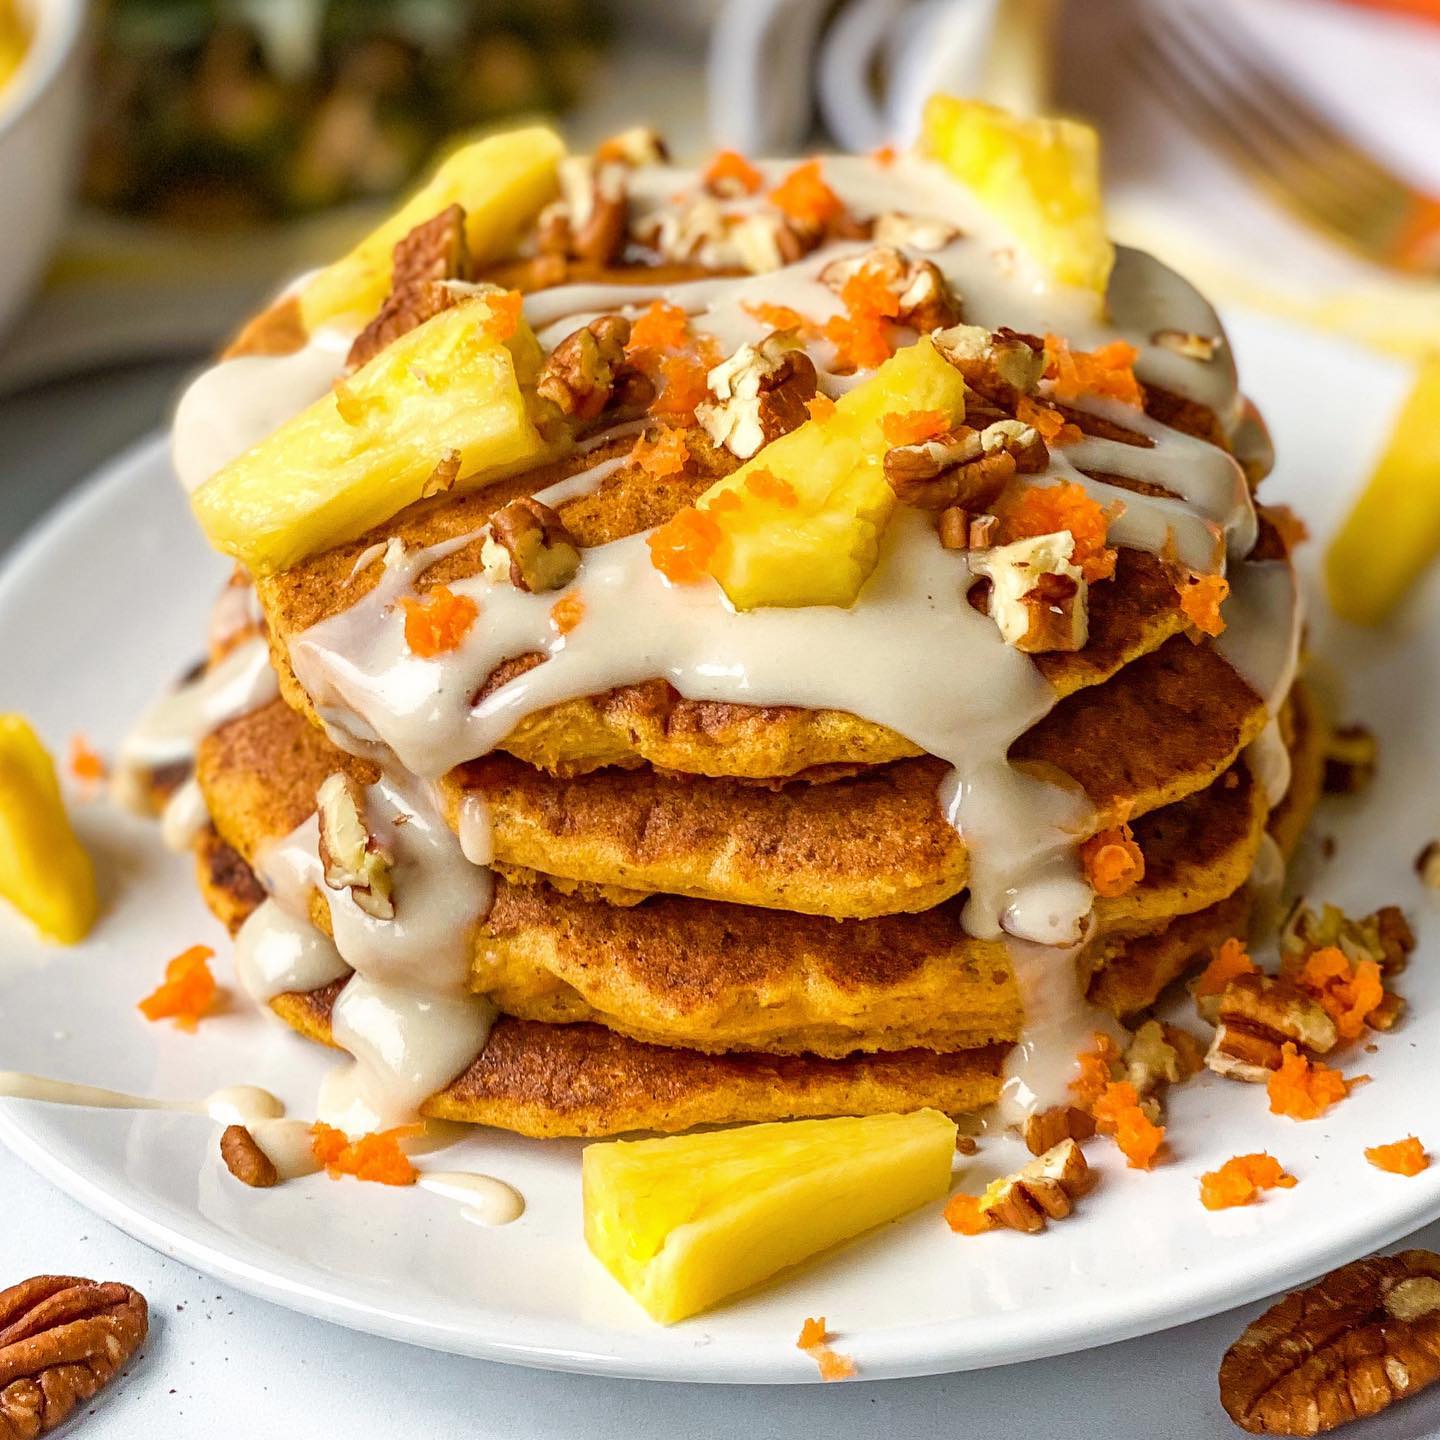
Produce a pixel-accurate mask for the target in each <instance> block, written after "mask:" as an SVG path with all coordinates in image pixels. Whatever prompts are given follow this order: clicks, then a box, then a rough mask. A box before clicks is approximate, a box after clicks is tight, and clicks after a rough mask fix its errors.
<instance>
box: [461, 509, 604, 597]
mask: <svg viewBox="0 0 1440 1440" xmlns="http://www.w3.org/2000/svg"><path fill="white" fill-rule="evenodd" d="M481 555H482V559H483V562H484V565H485V569H486V571H487V573H490V574H492V575H496V574H503V575H505V576H507V577H508V578H509V581H510V583H511V584H512V585H513V586H514V587H515V588H516V589H517V590H527V591H529V592H530V593H531V594H532V595H538V594H540V593H542V592H543V591H546V590H563V589H564V588H565V586H567V585H568V584H569V583H570V582H571V581H572V580H573V579H574V578H575V572H576V571H577V570H579V568H580V549H579V547H578V546H577V545H576V543H575V537H574V536H573V535H571V533H570V532H569V531H568V530H567V529H566V528H565V522H564V521H563V520H562V519H561V518H560V516H559V515H558V514H557V513H556V512H555V511H554V510H552V509H551V508H550V507H549V506H548V505H546V504H544V503H543V502H541V501H539V500H536V499H535V498H534V497H533V496H530V495H522V496H521V497H520V498H519V499H518V500H512V501H511V502H510V503H509V504H508V505H502V506H501V507H500V509H498V510H497V511H496V512H495V513H494V514H493V515H492V516H491V517H490V534H489V535H488V536H487V537H486V540H485V545H484V548H483V550H482V551H481Z"/></svg>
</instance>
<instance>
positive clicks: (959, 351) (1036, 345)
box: [931, 325, 1045, 414]
mask: <svg viewBox="0 0 1440 1440" xmlns="http://www.w3.org/2000/svg"><path fill="white" fill-rule="evenodd" d="M931 338H932V339H933V340H934V342H935V348H936V349H937V350H939V352H940V353H941V354H942V355H943V356H944V357H945V358H946V359H947V360H948V361H949V362H950V363H951V364H952V365H953V366H954V367H955V368H956V369H957V370H958V371H959V372H960V373H961V374H962V375H963V376H964V377H965V383H966V384H967V385H968V386H969V387H970V388H971V389H972V390H974V391H976V392H977V393H978V394H980V395H983V396H984V397H985V398H986V399H987V400H989V401H990V402H991V403H992V404H994V405H997V406H999V407H1000V408H1001V410H1003V411H1008V412H1010V413H1012V414H1013V413H1014V410H1015V406H1016V403H1017V402H1018V401H1019V399H1020V397H1021V396H1022V395H1033V394H1034V393H1035V388H1036V386H1038V385H1039V383H1040V379H1041V377H1042V376H1043V375H1044V373H1045V342H1044V341H1043V340H1041V339H1040V337H1039V336H1038V335H1025V334H1022V333H1021V332H1020V331H1018V330H1011V329H1010V328H1009V327H1008V326H1002V327H1001V328H1000V329H999V330H994V331H991V330H986V329H985V328H984V327H983V326H980V325H954V326H951V327H950V328H949V329H946V330H942V331H941V332H940V333H939V334H938V335H934V336H932V337H931Z"/></svg>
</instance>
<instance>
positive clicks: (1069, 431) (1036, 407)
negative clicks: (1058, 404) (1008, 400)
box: [1015, 395, 1085, 447]
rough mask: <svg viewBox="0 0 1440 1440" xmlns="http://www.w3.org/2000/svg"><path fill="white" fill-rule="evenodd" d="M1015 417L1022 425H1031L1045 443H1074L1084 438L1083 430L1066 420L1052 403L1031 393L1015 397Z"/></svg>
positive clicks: (1060, 444) (1053, 444)
mask: <svg viewBox="0 0 1440 1440" xmlns="http://www.w3.org/2000/svg"><path fill="white" fill-rule="evenodd" d="M1015 418H1016V419H1017V420H1019V421H1020V422H1021V423H1022V424H1024V425H1033V426H1034V427H1035V429H1036V431H1037V432H1038V434H1039V436H1040V438H1041V439H1042V440H1043V441H1044V442H1045V443H1046V444H1047V445H1051V446H1057V447H1058V446H1063V445H1075V444H1078V443H1079V442H1080V441H1081V440H1083V439H1084V438H1085V432H1084V431H1083V430H1082V429H1081V428H1080V427H1079V426H1078V425H1075V424H1073V423H1072V422H1071V421H1069V420H1067V419H1066V418H1065V417H1064V415H1062V414H1061V413H1060V411H1059V410H1057V409H1056V408H1055V407H1054V406H1053V405H1047V404H1045V402H1044V401H1043V400H1036V399H1035V398H1034V396H1032V395H1021V396H1019V397H1018V398H1017V399H1016V401H1015Z"/></svg>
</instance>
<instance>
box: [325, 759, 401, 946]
mask: <svg viewBox="0 0 1440 1440" xmlns="http://www.w3.org/2000/svg"><path fill="white" fill-rule="evenodd" d="M315 801H316V805H317V807H318V810H319V821H320V864H321V866H322V868H323V872H324V879H325V884H326V885H327V886H328V887H329V888H330V889H331V890H348V891H349V892H350V898H351V899H352V900H354V902H355V903H356V905H358V906H359V907H360V909H361V910H363V911H364V912H365V913H366V914H367V915H370V916H373V917H374V918H375V919H376V920H393V919H394V918H395V901H394V897H393V888H394V876H393V873H392V861H391V858H390V853H389V851H388V850H387V849H386V848H385V847H384V846H383V845H382V844H381V843H380V841H379V839H378V838H377V837H376V836H375V835H373V834H371V832H370V826H369V822H368V821H367V819H366V816H365V792H364V790H363V789H362V788H361V787H360V785H359V784H358V782H356V781H355V780H354V779H353V778H352V777H351V776H349V775H346V774H345V773H344V772H343V771H340V770H337V771H335V773H334V774H333V775H329V776H327V777H326V779H325V780H324V782H323V783H322V784H321V786H320V788H319V790H317V791H316V792H315Z"/></svg>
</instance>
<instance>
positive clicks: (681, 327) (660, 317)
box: [625, 300, 690, 360]
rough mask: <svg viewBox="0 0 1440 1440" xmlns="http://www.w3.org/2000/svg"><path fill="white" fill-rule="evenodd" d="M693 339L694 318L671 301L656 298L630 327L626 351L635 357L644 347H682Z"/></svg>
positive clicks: (661, 348)
mask: <svg viewBox="0 0 1440 1440" xmlns="http://www.w3.org/2000/svg"><path fill="white" fill-rule="evenodd" d="M689 339H690V317H689V316H688V315H686V313H685V312H684V311H683V310H682V309H681V308H680V307H679V306H678V305H672V304H670V302H669V301H668V300H652V301H651V302H650V303H649V305H647V306H646V307H645V309H644V310H642V311H641V312H640V314H639V315H638V316H637V317H636V318H635V320H634V321H633V322H632V323H631V326H630V338H629V339H628V340H627V341H626V342H625V353H626V355H627V356H629V357H630V359H632V360H633V359H634V358H635V357H636V356H637V355H638V354H639V353H640V352H641V351H642V350H654V351H664V350H679V349H681V348H682V347H683V346H684V345H685V344H686V343H687V342H688V341H689Z"/></svg>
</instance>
